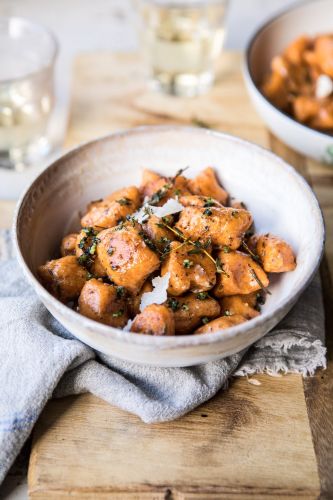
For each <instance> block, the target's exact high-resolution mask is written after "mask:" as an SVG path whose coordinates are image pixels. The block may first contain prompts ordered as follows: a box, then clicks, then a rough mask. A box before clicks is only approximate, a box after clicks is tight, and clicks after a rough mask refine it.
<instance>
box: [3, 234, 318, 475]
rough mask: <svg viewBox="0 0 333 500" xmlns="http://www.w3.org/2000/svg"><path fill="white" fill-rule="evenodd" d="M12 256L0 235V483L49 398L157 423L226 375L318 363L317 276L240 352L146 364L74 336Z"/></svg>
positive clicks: (204, 395) (205, 395) (311, 367)
mask: <svg viewBox="0 0 333 500" xmlns="http://www.w3.org/2000/svg"><path fill="white" fill-rule="evenodd" d="M13 257H14V256H13V255H12V248H11V245H10V238H9V233H8V232H0V259H1V260H2V261H3V262H1V263H0V280H1V281H0V283H1V285H0V483H1V481H2V480H3V478H4V477H5V475H6V473H7V471H8V469H9V467H10V465H11V464H12V462H13V461H14V459H15V457H16V455H17V454H18V452H19V450H20V448H21V447H22V445H23V444H24V442H25V440H26V439H27V437H28V436H29V434H30V432H31V430H32V428H33V426H34V424H35V422H36V420H37V418H38V416H39V414H40V413H41V411H42V409H43V407H44V405H45V404H46V402H47V400H48V399H50V398H51V397H52V396H55V397H61V396H66V395H70V394H80V393H83V392H91V393H93V394H95V395H96V396H99V397H101V398H103V399H104V400H105V401H107V402H109V403H110V404H112V405H115V406H118V407H119V408H122V409H124V410H126V411H129V412H131V413H135V414H136V415H138V416H139V417H140V418H141V419H142V420H143V421H144V422H147V423H151V422H163V421H167V420H172V419H176V418H178V417H180V416H181V415H184V414H185V413H187V412H189V411H190V410H192V409H193V408H195V407H196V406H198V405H200V404H201V403H203V402H204V401H207V400H208V399H210V398H211V397H212V396H214V394H216V392H217V391H218V390H219V389H221V388H223V387H225V386H226V384H227V381H228V378H229V377H230V376H231V375H235V374H236V375H247V374H252V373H256V372H263V371H268V372H270V373H276V372H277V371H280V370H281V371H283V372H297V373H302V374H312V373H313V372H314V371H315V369H316V368H317V367H320V366H322V367H325V363H326V362H325V352H326V349H325V347H324V312H323V305H322V295H321V288H320V281H319V278H318V277H317V278H316V279H315V280H314V281H313V283H312V284H311V285H310V287H309V288H308V290H307V291H306V292H305V293H304V294H303V296H302V297H301V299H300V300H299V302H298V304H297V305H296V306H295V307H294V309H293V310H292V311H291V312H290V313H289V315H288V316H287V317H286V318H285V319H284V320H283V321H282V322H281V323H280V324H279V325H278V327H277V328H275V329H274V330H273V331H272V332H271V333H269V334H267V335H266V336H265V337H264V338H263V339H261V340H260V341H259V342H257V343H256V344H255V345H254V346H253V347H252V348H250V349H249V350H248V351H247V353H245V352H242V353H239V354H235V355H233V356H230V357H229V358H227V359H223V360H220V361H215V362H211V363H208V364H206V365H201V366H196V367H191V368H154V367H149V366H141V365H136V364H133V363H127V362H123V361H119V360H117V359H115V358H111V357H107V356H104V355H103V354H101V353H98V352H94V351H93V350H92V349H91V348H89V347H88V346H86V345H85V344H82V343H81V342H80V341H78V340H76V339H75V338H74V337H73V336H72V335H71V334H70V333H69V332H68V331H66V330H65V329H64V328H63V327H62V326H61V325H60V324H59V323H58V322H57V321H56V320H55V319H54V318H53V317H52V316H51V315H50V314H49V312H48V311H47V310H46V308H45V307H44V306H43V305H42V304H41V302H40V301H39V300H38V298H37V296H36V295H35V293H34V291H33V290H32V289H31V287H30V286H29V285H28V284H27V282H26V281H25V279H24V277H23V275H22V274H21V271H20V269H19V267H18V264H17V263H16V261H15V259H14V258H13Z"/></svg>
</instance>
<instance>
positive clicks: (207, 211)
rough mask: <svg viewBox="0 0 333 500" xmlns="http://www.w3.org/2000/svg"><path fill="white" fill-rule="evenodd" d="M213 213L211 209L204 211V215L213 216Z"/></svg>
mask: <svg viewBox="0 0 333 500" xmlns="http://www.w3.org/2000/svg"><path fill="white" fill-rule="evenodd" d="M212 213H213V212H212V211H211V209H210V208H206V210H204V212H203V214H204V215H208V216H209V215H212Z"/></svg>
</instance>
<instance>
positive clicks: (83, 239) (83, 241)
mask: <svg viewBox="0 0 333 500" xmlns="http://www.w3.org/2000/svg"><path fill="white" fill-rule="evenodd" d="M87 239H88V237H87V236H84V237H83V238H82V240H80V242H79V244H78V247H79V248H80V249H81V250H82V249H83V248H84V246H85V244H86V241H87Z"/></svg>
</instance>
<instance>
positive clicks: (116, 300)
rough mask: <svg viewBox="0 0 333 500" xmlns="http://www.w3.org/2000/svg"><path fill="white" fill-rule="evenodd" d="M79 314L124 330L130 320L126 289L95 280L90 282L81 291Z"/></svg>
mask: <svg viewBox="0 0 333 500" xmlns="http://www.w3.org/2000/svg"><path fill="white" fill-rule="evenodd" d="M79 312H80V313H81V314H83V316H86V317H87V318H90V319H94V320H95V321H98V322H100V323H104V324H105V325H109V326H113V327H115V328H123V327H124V326H125V325H126V323H127V322H128V318H129V316H128V312H127V302H126V297H125V289H124V288H123V287H117V286H114V285H109V284H108V283H103V282H102V281H100V280H97V279H94V278H93V279H91V280H89V281H87V282H86V283H85V285H84V287H83V288H82V290H81V294H80V297H79Z"/></svg>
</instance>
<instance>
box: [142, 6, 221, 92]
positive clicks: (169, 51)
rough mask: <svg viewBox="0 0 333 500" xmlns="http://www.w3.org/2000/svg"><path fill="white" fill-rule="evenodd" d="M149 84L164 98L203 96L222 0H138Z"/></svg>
mask: <svg viewBox="0 0 333 500" xmlns="http://www.w3.org/2000/svg"><path fill="white" fill-rule="evenodd" d="M138 4H139V9H140V13H141V22H142V28H141V32H142V42H143V48H144V56H145V59H146V60H147V64H148V68H149V71H150V77H151V80H152V82H153V85H154V86H155V87H156V88H158V89H160V90H162V91H164V92H166V93H169V94H174V95H182V96H195V95H198V94H202V93H204V92H206V91H207V90H208V89H209V88H210V87H211V85H212V83H213V81H214V77H215V71H214V69H215V68H214V66H215V62H216V59H217V57H218V56H219V54H220V52H221V50H222V46H223V41H224V19H225V12H226V7H227V0H138Z"/></svg>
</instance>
